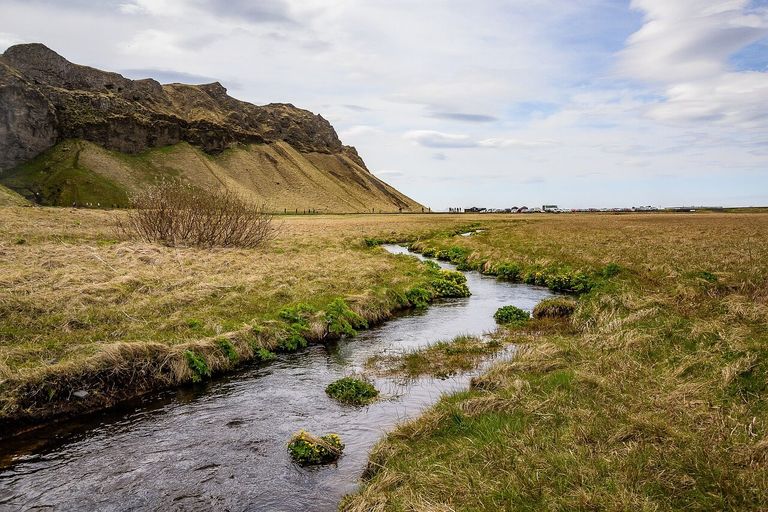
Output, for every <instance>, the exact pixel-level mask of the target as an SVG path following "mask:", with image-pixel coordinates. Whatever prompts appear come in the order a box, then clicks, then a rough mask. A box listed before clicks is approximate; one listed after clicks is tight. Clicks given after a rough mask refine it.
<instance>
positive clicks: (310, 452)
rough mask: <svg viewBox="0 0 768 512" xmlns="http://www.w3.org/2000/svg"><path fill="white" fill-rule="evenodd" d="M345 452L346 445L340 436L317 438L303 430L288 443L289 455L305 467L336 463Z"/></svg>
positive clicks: (330, 435)
mask: <svg viewBox="0 0 768 512" xmlns="http://www.w3.org/2000/svg"><path fill="white" fill-rule="evenodd" d="M343 451H344V443H342V442H341V438H340V437H339V436H338V434H326V435H324V436H319V437H318V436H315V435H313V434H310V433H309V432H306V431H304V430H301V431H299V432H297V433H296V434H294V435H293V437H291V440H290V441H289V442H288V453H289V454H290V455H291V458H293V460H294V461H296V462H298V463H299V464H301V465H303V466H311V465H317V464H328V463H330V462H335V461H336V460H338V459H339V457H341V454H342V452H343Z"/></svg>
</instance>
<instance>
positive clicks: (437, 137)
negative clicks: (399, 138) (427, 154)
mask: <svg viewBox="0 0 768 512" xmlns="http://www.w3.org/2000/svg"><path fill="white" fill-rule="evenodd" d="M403 137H404V138H406V139H408V140H411V141H413V142H415V143H416V144H418V145H420V146H425V147H428V148H472V147H475V146H477V142H475V141H473V140H472V139H471V138H470V137H469V135H461V134H456V133H443V132H438V131H435V130H411V131H409V132H406V133H405V134H403Z"/></svg>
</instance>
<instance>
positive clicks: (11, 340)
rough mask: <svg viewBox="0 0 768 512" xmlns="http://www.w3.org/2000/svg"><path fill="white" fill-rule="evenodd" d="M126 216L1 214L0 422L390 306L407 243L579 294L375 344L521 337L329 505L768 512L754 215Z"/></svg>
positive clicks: (440, 358)
mask: <svg viewBox="0 0 768 512" xmlns="http://www.w3.org/2000/svg"><path fill="white" fill-rule="evenodd" d="M122 215H124V212H120V211H99V210H75V209H53V208H22V207H7V208H3V209H0V219H1V220H2V222H1V223H0V264H2V268H3V272H2V274H0V379H2V382H1V383H0V397H1V399H2V416H0V419H1V420H2V421H5V422H6V423H5V424H3V423H2V421H0V426H3V425H6V426H7V425H8V424H9V423H8V422H12V421H14V420H16V421H19V420H22V421H26V420H29V419H31V420H41V419H45V418H47V417H50V416H53V415H56V414H68V413H74V412H79V411H83V410H88V409H89V408H96V407H102V406H104V405H109V404H110V403H112V402H114V401H116V400H119V399H122V398H126V397H129V396H132V395H135V394H137V393H141V392H145V391H150V390H152V389H157V388H159V387H164V386H171V385H177V384H179V383H185V382H190V381H194V380H196V379H200V378H208V377H209V376H210V374H212V373H216V372H223V371H227V370H228V369H231V368H233V367H235V366H236V365H237V364H238V363H239V362H242V361H245V360H259V359H268V358H269V357H270V354H271V351H275V350H289V349H291V347H290V346H288V345H286V343H287V342H294V341H296V339H295V337H293V335H294V334H296V333H297V332H298V333H300V334H301V336H303V337H304V338H306V339H307V340H309V341H321V340H322V339H324V338H325V337H327V336H332V335H334V334H338V332H332V327H331V326H332V325H337V324H334V323H333V322H332V321H331V320H329V319H330V318H331V317H330V316H329V314H330V312H331V311H336V312H337V313H335V314H336V315H337V316H335V317H333V319H332V320H333V321H336V320H343V321H348V322H349V323H348V324H344V325H347V326H352V327H354V326H353V325H352V324H357V323H359V320H360V319H362V320H363V321H367V322H368V323H375V322H378V321H383V320H386V319H387V318H389V316H390V315H391V314H392V313H393V312H394V311H395V310H397V309H399V308H403V307H408V305H409V304H410V303H412V301H413V300H415V299H412V300H411V299H408V297H409V292H410V291H412V290H414V289H415V288H421V287H429V283H430V279H433V278H434V276H432V277H430V274H429V270H428V269H427V268H426V266H424V265H421V264H419V263H417V262H416V261H415V260H413V259H411V258H405V257H392V256H390V255H388V254H386V253H385V252H384V251H383V250H382V249H380V248H378V247H376V244H377V243H379V242H381V241H385V240H392V241H394V240H398V241H409V242H411V243H412V246H413V247H414V248H415V249H417V250H419V251H421V252H424V253H425V254H432V255H435V256H438V257H442V258H447V259H451V260H452V261H454V262H455V263H457V264H458V265H459V266H460V267H461V268H465V269H478V270H481V271H482V272H485V273H488V274H492V275H497V276H498V277H499V278H504V279H511V280H518V281H525V282H531V283H537V284H544V285H547V286H550V287H551V288H553V289H557V290H561V291H566V292H567V291H570V292H571V294H572V295H573V296H574V298H576V299H577V300H576V310H575V312H574V314H573V315H572V316H571V317H568V318H563V319H535V320H531V321H529V322H526V323H522V324H520V325H516V326H512V327H504V328H501V329H500V330H499V331H498V332H497V333H496V335H494V339H493V343H492V345H487V344H484V343H483V342H482V341H480V340H477V339H474V338H460V339H458V340H457V341H456V343H455V344H451V343H440V344H436V345H434V346H431V347H429V348H427V349H426V350H424V351H423V352H421V353H412V354H407V355H406V357H405V358H404V359H403V360H402V361H399V360H396V359H392V358H383V359H378V360H375V361H372V362H371V371H378V372H380V373H386V374H393V373H398V372H401V373H404V374H406V375H407V376H414V375H424V374H429V373H432V374H436V375H445V374H450V373H452V372H453V371H455V370H457V369H458V370H464V369H467V368H470V367H472V366H474V365H476V364H478V363H479V361H480V360H482V359H483V358H484V357H486V356H487V355H489V354H492V353H494V352H497V351H498V350H500V349H501V348H502V347H505V346H509V345H514V346H516V347H517V349H516V352H515V354H514V356H513V357H512V358H511V359H509V360H504V361H500V362H497V363H494V364H493V365H492V366H491V367H490V369H489V370H488V371H487V372H486V373H485V374H483V375H481V376H479V377H476V378H475V379H474V380H473V383H472V386H471V389H468V390H467V391H465V392H461V393H458V394H455V395H452V396H446V397H443V398H442V399H441V400H440V401H439V402H438V403H437V404H436V405H435V406H434V407H433V408H432V409H430V410H428V411H426V412H425V413H424V414H423V415H422V416H421V417H420V418H418V419H416V420H413V421H411V422H408V423H404V424H402V425H400V426H399V427H398V428H397V429H396V430H394V431H393V432H391V433H390V434H389V435H387V436H386V438H385V439H384V440H383V441H382V442H381V443H380V444H379V445H378V446H377V447H376V448H375V449H374V451H373V452H372V453H371V458H370V463H369V467H368V470H367V471H366V475H365V481H364V484H363V485H362V487H361V489H360V491H359V492H358V493H357V494H355V495H353V496H349V497H348V498H347V499H345V501H344V503H343V504H342V508H343V509H345V510H351V511H358V510H359V511H362V510H414V509H417V510H512V509H514V510H542V509H547V510H649V511H651V510H652V511H656V510H680V509H685V510H760V509H768V468H767V465H768V431H767V430H766V429H767V428H768V425H767V422H768V404H767V403H766V393H768V389H767V388H768V349H767V347H768V214H765V213H722V214H721V213H701V214H637V215H537V216H503V215H483V216H470V215H369V216H365V215H349V216H286V217H280V218H278V220H277V222H278V223H279V224H280V227H281V230H280V235H279V236H278V237H277V239H276V240H274V241H273V242H270V243H269V244H268V245H266V246H264V247H261V248H258V249H249V250H244V249H215V250H203V249H194V248H169V247H164V246H159V245H154V244H148V243H143V242H137V241H133V240H128V239H126V238H124V237H123V236H122V235H120V234H119V233H118V230H117V229H116V226H117V222H118V221H119V219H120V218H121V216H122ZM476 227H481V228H483V229H484V230H483V231H481V232H478V233H476V234H474V235H472V236H469V237H463V236H456V234H457V233H459V232H461V231H465V230H468V229H470V228H476ZM339 299H341V300H342V301H343V302H339ZM409 300H410V302H409ZM305 311H306V312H307V313H304V312H305ZM286 312H287V313H286ZM286 319H288V320H286ZM291 322H293V323H291ZM342 324H343V322H342ZM297 325H298V326H299V327H298V328H297V327H296V326H297ZM344 328H346V327H344ZM297 329H298V330H297ZM288 344H290V343H288ZM294 348H295V347H294ZM81 389H84V390H88V391H89V395H88V396H87V397H85V398H83V399H75V398H73V397H72V393H73V392H74V391H77V390H81Z"/></svg>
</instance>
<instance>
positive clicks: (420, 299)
mask: <svg viewBox="0 0 768 512" xmlns="http://www.w3.org/2000/svg"><path fill="white" fill-rule="evenodd" d="M405 297H406V300H407V301H408V304H410V305H411V306H412V307H414V308H417V309H422V308H426V307H427V306H429V301H430V300H432V294H431V293H430V292H429V291H427V290H425V289H424V288H420V287H416V288H411V289H410V290H408V291H407V292H405Z"/></svg>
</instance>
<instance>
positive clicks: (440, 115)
mask: <svg viewBox="0 0 768 512" xmlns="http://www.w3.org/2000/svg"><path fill="white" fill-rule="evenodd" d="M429 117H434V118H437V119H447V120H449V121H466V122H470V123H490V122H493V121H498V118H497V117H494V116H487V115H484V114H464V113H461V112H435V113H432V114H429Z"/></svg>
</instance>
